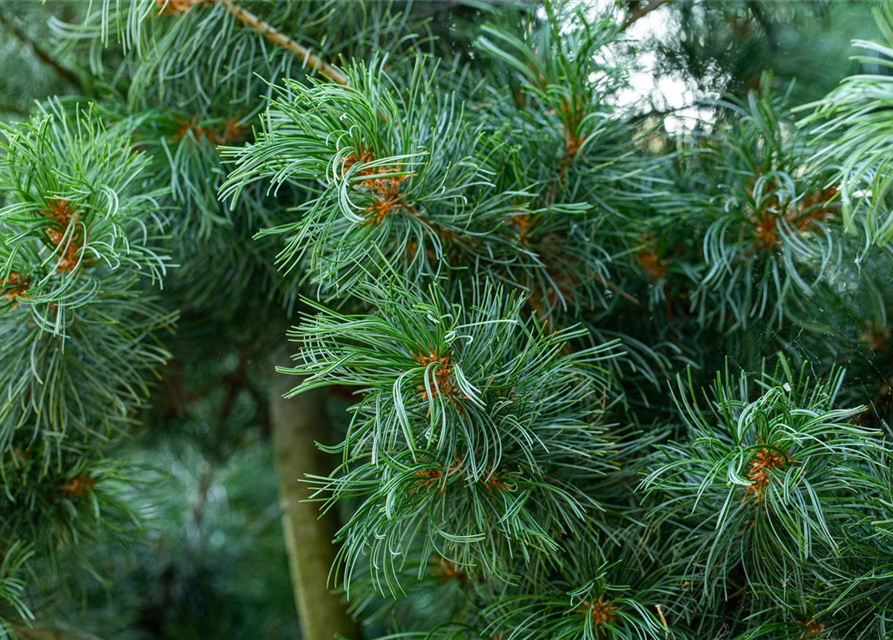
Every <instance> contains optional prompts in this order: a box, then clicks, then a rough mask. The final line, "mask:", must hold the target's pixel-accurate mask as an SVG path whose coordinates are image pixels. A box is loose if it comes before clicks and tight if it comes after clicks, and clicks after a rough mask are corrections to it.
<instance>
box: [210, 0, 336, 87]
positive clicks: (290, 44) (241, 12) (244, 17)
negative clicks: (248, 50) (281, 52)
mask: <svg viewBox="0 0 893 640" xmlns="http://www.w3.org/2000/svg"><path fill="white" fill-rule="evenodd" d="M211 1H212V2H217V3H218V4H220V5H222V6H223V7H224V8H225V9H226V10H227V11H229V12H230V14H232V16H233V17H234V18H235V19H236V20H238V21H239V22H241V23H242V24H244V25H246V26H247V27H249V28H251V29H254V30H255V31H257V32H258V33H260V34H261V35H262V36H263V37H264V38H266V39H267V40H269V41H270V42H272V43H273V44H275V45H276V46H277V47H282V48H283V49H286V50H288V51H291V52H292V53H293V54H295V56H297V57H298V59H300V60H301V61H302V62H304V63H305V64H306V65H307V66H308V67H309V68H311V69H313V70H314V71H318V72H319V73H321V74H322V75H324V76H325V77H327V78H328V79H329V80H331V81H332V82H335V83H337V84H347V76H345V75H344V74H343V73H341V72H340V71H338V70H337V69H336V68H335V67H333V66H332V65H330V64H329V63H327V62H326V61H325V60H323V59H322V58H320V57H319V56H317V55H315V54H314V53H312V52H311V51H310V50H309V49H308V48H307V47H305V46H303V45H301V44H299V43H298V42H296V41H294V40H292V39H291V38H290V37H288V36H287V35H285V34H284V33H282V32H281V31H279V30H278V29H276V28H275V27H274V26H272V25H271V24H269V23H268V22H265V21H264V20H262V19H261V18H259V17H257V16H256V15H254V14H253V13H251V12H250V11H248V10H246V9H243V8H242V7H240V6H239V5H237V4H236V3H234V2H232V0H211Z"/></svg>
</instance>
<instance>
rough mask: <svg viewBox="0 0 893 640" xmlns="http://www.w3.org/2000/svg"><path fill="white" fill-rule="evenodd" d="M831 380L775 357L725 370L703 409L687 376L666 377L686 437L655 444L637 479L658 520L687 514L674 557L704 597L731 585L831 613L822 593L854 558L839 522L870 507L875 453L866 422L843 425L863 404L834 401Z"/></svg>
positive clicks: (786, 604) (834, 587)
mask: <svg viewBox="0 0 893 640" xmlns="http://www.w3.org/2000/svg"><path fill="white" fill-rule="evenodd" d="M842 383H843V378H842V374H841V373H840V372H837V373H832V374H831V376H830V377H829V378H828V379H827V380H824V381H818V380H813V379H811V378H810V377H809V376H808V375H807V372H806V368H805V366H804V367H803V368H801V369H800V371H799V373H798V372H797V371H795V370H792V369H791V368H790V365H789V364H788V363H787V362H786V361H785V360H781V361H780V362H779V363H778V364H777V365H776V367H775V369H774V370H766V369H764V371H763V373H762V374H761V375H760V376H759V377H757V378H756V379H755V380H750V379H749V378H748V377H747V376H746V375H743V374H739V375H731V374H730V373H729V371H728V370H726V372H725V373H724V374H722V375H717V379H716V383H715V385H714V387H713V390H712V395H711V396H710V397H709V398H708V402H709V405H708V408H707V410H706V411H705V410H704V409H702V408H701V405H700V403H699V402H698V400H697V399H696V397H695V396H696V392H695V390H694V389H693V388H692V386H691V378H690V377H689V379H688V382H687V383H686V382H685V381H684V380H683V379H682V378H681V377H680V378H678V379H677V385H678V394H677V396H676V401H677V403H678V405H679V409H680V413H681V416H682V418H683V420H684V421H685V424H686V429H687V434H686V439H685V440H684V441H681V442H678V443H673V444H669V445H666V446H661V447H660V450H661V455H660V456H659V459H661V462H660V463H659V466H657V467H656V468H655V469H654V470H653V471H652V472H651V473H650V474H649V475H648V476H647V477H646V478H645V480H644V481H643V487H644V488H645V489H646V490H647V491H648V492H649V493H650V494H652V500H653V502H655V506H654V507H653V510H652V513H653V514H654V516H655V517H656V519H657V521H658V522H678V523H680V524H683V523H687V527H688V530H687V532H685V528H679V529H678V530H677V535H678V536H679V543H678V544H679V546H678V547H677V553H676V554H675V555H676V558H677V559H676V562H680V563H681V564H682V567H683V571H684V572H685V575H687V576H689V579H691V580H692V582H693V583H694V584H696V585H699V586H698V588H699V589H700V591H701V593H702V597H703V598H704V599H708V600H709V599H712V598H721V599H728V598H729V597H730V595H729V594H730V593H732V592H733V591H734V590H735V589H737V588H743V589H745V590H746V591H747V593H749V594H752V595H753V597H754V598H755V600H756V601H757V602H759V600H761V599H763V600H768V601H771V602H772V603H773V606H775V607H777V608H778V611H779V613H782V612H784V613H783V614H782V615H794V616H796V615H798V614H801V615H807V616H811V617H810V618H809V619H815V618H816V617H817V616H818V615H819V614H822V615H827V616H829V617H833V616H834V615H835V613H837V609H838V608H839V607H840V606H841V604H840V603H839V602H835V601H833V600H834V596H835V595H836V593H838V592H839V591H838V590H840V589H843V588H845V587H846V581H847V579H849V580H855V579H857V578H858V574H857V575H855V576H854V575H852V574H850V575H849V578H847V575H848V572H849V570H851V568H852V566H853V561H854V560H856V561H858V560H860V558H859V555H858V553H859V552H858V551H855V550H854V549H852V548H851V547H850V544H851V539H850V532H851V530H852V528H853V527H854V526H857V525H858V524H859V523H860V522H861V520H862V519H863V517H864V514H866V513H869V512H870V511H871V502H872V500H873V496H874V495H876V493H875V492H876V491H877V488H878V486H879V485H877V484H875V483H874V482H872V481H870V477H871V475H872V472H873V471H877V470H878V469H877V468H878V467H880V468H883V465H884V464H885V456H886V453H887V451H886V444H885V443H884V440H883V439H882V433H881V432H880V431H879V430H878V429H875V428H872V427H868V426H860V425H858V424H855V423H854V418H856V417H857V416H859V415H860V414H861V413H862V411H863V410H864V407H856V408H853V409H839V408H836V407H835V404H836V403H835V399H836V395H837V391H838V389H839V388H840V386H841V385H842ZM755 394H759V395H758V396H757V395H755ZM677 526H678V525H677ZM739 572H741V573H743V575H740V574H739ZM739 576H740V577H739ZM742 578H743V580H744V583H743V584H741V585H740V587H739V583H738V581H739V580H741V579H742ZM825 590H828V594H827V595H824V596H823V595H822V593H823V592H824V591H825ZM806 593H809V594H810V597H809V598H808V599H803V596H802V595H801V594H806ZM757 607H758V606H757ZM810 608H811V609H810ZM755 610H757V611H759V608H756V609H755Z"/></svg>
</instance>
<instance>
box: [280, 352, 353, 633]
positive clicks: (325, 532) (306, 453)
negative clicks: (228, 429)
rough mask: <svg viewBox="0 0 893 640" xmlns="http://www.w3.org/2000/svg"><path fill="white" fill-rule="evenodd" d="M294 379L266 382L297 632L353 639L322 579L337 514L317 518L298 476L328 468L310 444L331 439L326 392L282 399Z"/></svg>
mask: <svg viewBox="0 0 893 640" xmlns="http://www.w3.org/2000/svg"><path fill="white" fill-rule="evenodd" d="M274 362H275V364H278V365H282V366H287V365H289V364H290V363H289V360H288V357H287V351H286V350H284V349H282V350H279V351H278V352H277V353H276V354H275V355H274ZM296 382H297V379H296V378H294V377H290V376H286V375H281V374H276V375H275V377H274V380H273V382H272V384H271V386H270V423H271V426H272V430H273V451H274V455H275V459H276V468H277V470H278V473H279V500H280V504H281V506H282V528H283V534H284V536H285V545H286V550H287V552H288V560H289V568H290V570H291V579H292V586H293V589H294V594H295V603H296V605H297V608H298V616H299V619H300V623H301V632H302V636H303V640H332V638H334V637H335V634H340V635H341V636H344V637H345V638H350V639H358V638H359V637H360V635H359V631H358V629H357V627H356V625H355V624H354V622H353V620H351V618H350V617H349V616H348V615H347V611H346V607H345V605H344V603H343V602H342V601H341V598H340V597H339V596H337V595H334V594H333V593H332V592H331V591H330V589H329V586H328V585H327V580H328V574H329V568H330V567H331V566H332V562H333V561H334V559H335V547H334V544H333V542H332V539H333V538H334V536H335V533H336V530H337V526H338V524H337V521H336V515H335V513H333V512H330V513H328V514H326V515H325V516H323V517H322V518H320V517H319V515H320V514H319V503H316V502H304V500H306V499H307V498H309V497H310V487H309V486H308V485H307V484H306V483H304V482H300V480H302V479H303V478H304V477H305V476H306V475H307V474H313V475H322V476H324V475H327V474H328V473H330V472H331V459H330V456H328V455H327V454H325V453H323V452H322V451H320V450H319V448H317V447H316V444H315V443H316V442H328V441H330V440H331V433H329V430H328V426H329V425H328V418H327V415H326V403H325V399H326V393H325V391H324V390H322V389H315V390H313V391H310V392H307V393H303V394H301V395H299V396H297V397H295V398H293V399H291V400H285V399H284V398H283V397H282V396H283V394H284V393H286V392H287V391H289V390H290V389H291V388H292V387H294V386H295V384H296Z"/></svg>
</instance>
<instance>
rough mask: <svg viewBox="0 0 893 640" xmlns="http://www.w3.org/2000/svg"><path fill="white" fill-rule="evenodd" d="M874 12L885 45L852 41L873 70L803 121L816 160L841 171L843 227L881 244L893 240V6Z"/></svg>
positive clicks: (847, 84) (849, 80) (834, 93)
mask: <svg viewBox="0 0 893 640" xmlns="http://www.w3.org/2000/svg"><path fill="white" fill-rule="evenodd" d="M877 16H878V24H879V26H880V28H881V31H882V33H883V35H884V38H885V41H886V44H882V43H880V42H869V41H864V40H862V41H857V42H856V43H855V44H856V46H858V47H859V48H860V49H861V50H862V51H864V53H863V54H862V55H860V56H858V57H857V59H858V60H859V61H860V62H862V63H863V64H866V65H871V66H873V67H874V68H875V69H876V71H875V72H874V73H870V74H869V73H866V74H860V75H854V76H850V77H849V78H847V79H846V80H844V81H843V82H842V83H841V85H840V86H839V87H838V88H837V89H835V90H834V91H832V92H831V93H830V94H828V96H827V97H826V98H824V100H822V101H821V102H820V103H818V105H817V107H818V108H817V109H816V111H815V113H814V114H812V115H811V116H810V117H809V118H807V121H808V122H811V123H813V124H816V127H815V136H816V138H817V140H818V142H820V143H822V144H823V146H822V147H821V149H820V150H819V151H818V153H817V156H816V161H817V162H818V163H821V164H823V165H825V166H830V167H834V168H837V169H838V170H839V172H840V184H841V201H842V203H843V221H844V224H845V225H846V227H847V229H848V230H849V231H854V230H855V229H856V227H857V225H858V226H859V227H862V228H863V229H864V232H865V234H866V236H867V238H868V240H869V241H871V242H875V243H877V244H879V245H885V244H887V243H889V242H890V240H891V239H893V213H891V211H893V196H891V191H893V172H891V160H890V159H891V157H893V147H891V143H890V139H891V132H893V118H891V116H890V113H891V111H890V107H891V105H893V78H891V77H890V70H891V69H893V49H891V46H893V8H891V7H890V6H889V5H887V6H886V7H885V8H884V9H883V10H881V9H878V11H877Z"/></svg>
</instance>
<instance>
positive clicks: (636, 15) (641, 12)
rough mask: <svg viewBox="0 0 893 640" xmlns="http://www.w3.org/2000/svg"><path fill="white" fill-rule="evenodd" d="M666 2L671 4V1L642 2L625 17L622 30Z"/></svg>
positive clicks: (652, 0)
mask: <svg viewBox="0 0 893 640" xmlns="http://www.w3.org/2000/svg"><path fill="white" fill-rule="evenodd" d="M668 2H672V0H651V2H643V3H642V4H640V5H639V6H637V7H636V8H635V9H633V10H632V11H630V12H629V15H628V16H627V17H626V22H624V23H623V30H624V31H626V30H627V29H628V28H629V27H630V26H631V25H632V24H633V23H634V22H637V21H638V20H641V19H642V18H644V17H645V16H647V15H648V14H649V13H651V12H652V11H655V10H656V9H660V8H661V7H662V6H664V5H665V4H667V3H668Z"/></svg>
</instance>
